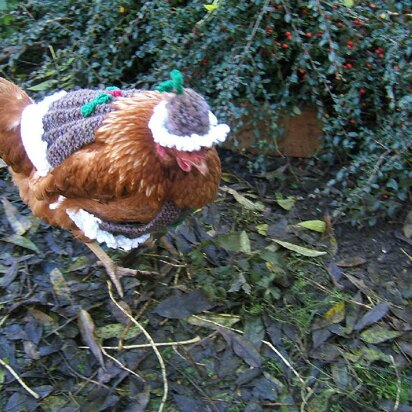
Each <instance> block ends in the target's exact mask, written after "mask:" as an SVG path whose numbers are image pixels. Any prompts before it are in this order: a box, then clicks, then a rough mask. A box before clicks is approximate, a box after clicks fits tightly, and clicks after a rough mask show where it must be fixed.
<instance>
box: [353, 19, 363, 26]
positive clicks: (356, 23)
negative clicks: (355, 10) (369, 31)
mask: <svg viewBox="0 0 412 412" xmlns="http://www.w3.org/2000/svg"><path fill="white" fill-rule="evenodd" d="M353 24H354V25H355V26H362V22H361V21H360V20H358V19H355V20H353Z"/></svg>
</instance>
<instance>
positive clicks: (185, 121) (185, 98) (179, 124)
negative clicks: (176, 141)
mask: <svg viewBox="0 0 412 412" xmlns="http://www.w3.org/2000/svg"><path fill="white" fill-rule="evenodd" d="M167 111H168V117H167V129H168V130H169V132H170V133H173V134H174V135H176V136H190V135H191V134H192V133H196V134H198V135H205V134H207V133H208V132H209V127H210V123H209V106H208V104H207V103H206V100H205V99H204V98H203V97H202V96H201V95H200V94H197V93H196V92H195V91H193V90H192V89H185V91H184V93H183V94H176V95H175V96H173V97H172V98H171V99H170V100H169V101H168V102H167Z"/></svg>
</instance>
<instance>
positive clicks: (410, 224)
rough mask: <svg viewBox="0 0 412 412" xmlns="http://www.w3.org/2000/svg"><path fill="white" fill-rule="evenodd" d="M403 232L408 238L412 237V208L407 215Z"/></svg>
mask: <svg viewBox="0 0 412 412" xmlns="http://www.w3.org/2000/svg"><path fill="white" fill-rule="evenodd" d="M403 234H404V235H405V237H406V238H407V239H409V238H411V237H412V210H411V211H409V212H408V214H407V215H406V219H405V223H404V224H403Z"/></svg>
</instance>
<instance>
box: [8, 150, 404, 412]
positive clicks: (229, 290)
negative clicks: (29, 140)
mask: <svg viewBox="0 0 412 412" xmlns="http://www.w3.org/2000/svg"><path fill="white" fill-rule="evenodd" d="M221 154H222V159H223V169H224V174H223V181H222V187H221V190H220V192H219V196H218V199H217V201H216V203H215V204H213V205H210V206H209V207H207V208H204V209H203V210H201V211H196V212H194V213H193V214H192V215H191V216H190V217H189V218H188V219H186V221H185V222H184V223H183V224H181V225H180V226H178V227H177V228H176V229H172V230H170V231H169V232H168V233H167V235H166V236H165V237H164V238H163V240H159V238H157V239H156V241H155V243H154V244H152V245H151V246H150V247H149V246H144V247H142V248H141V249H139V250H137V251H134V252H132V253H128V254H124V253H119V252H113V251H111V252H110V253H111V256H113V257H115V258H117V259H120V261H121V262H122V264H123V265H124V266H128V267H139V268H143V269H150V270H154V271H155V272H157V273H158V275H157V276H156V277H154V278H140V279H135V278H125V279H123V285H124V287H125V291H126V294H125V297H124V299H121V298H120V297H119V296H117V294H116V292H115V291H113V290H111V289H110V287H109V285H108V284H107V276H106V275H105V272H104V270H103V269H102V268H101V267H99V266H98V265H97V264H96V259H95V257H94V256H93V255H91V254H90V252H89V250H88V249H87V248H86V247H85V246H84V245H82V244H81V243H80V242H78V241H76V240H75V239H73V238H72V236H71V235H70V234H69V233H67V232H64V231H62V230H59V229H56V228H51V227H49V226H47V225H45V224H44V223H42V222H39V221H38V220H37V219H35V218H33V217H32V215H31V214H30V211H29V210H28V209H27V208H26V207H25V206H24V205H23V204H22V203H21V202H20V200H19V198H18V194H17V191H16V189H15V188H14V187H13V186H12V184H11V181H10V177H9V175H8V172H7V169H6V168H4V167H3V168H1V169H0V177H1V180H0V191H1V193H2V201H3V204H2V206H0V274H2V277H1V278H0V293H1V297H0V299H1V302H0V324H1V329H0V363H1V364H0V386H1V389H2V390H1V392H0V410H2V411H5V412H17V411H46V412H49V411H50V412H54V411H61V412H71V411H88V412H89V411H96V412H97V411H134V412H136V411H158V410H164V411H167V412H172V411H184V412H192V411H212V412H214V411H216V412H217V411H230V412H235V411H236V412H237V411H239V412H240V411H249V412H252V411H253V412H255V411H266V410H267V411H269V410H270V411H276V410H278V411H292V412H293V411H308V412H311V411H312V412H322V411H327V412H329V411H331V412H341V411H371V412H372V411H374V412H375V411H399V412H401V411H403V412H406V411H411V410H412V408H411V407H410V406H408V405H410V402H411V390H410V387H411V385H410V384H411V379H412V368H411V366H410V365H411V357H412V342H411V324H412V312H411V307H410V305H409V304H410V301H411V298H412V289H411V285H412V283H411V280H412V273H411V272H412V261H411V256H412V241H411V239H410V238H408V237H407V236H406V235H407V234H408V233H405V223H404V222H405V218H406V211H405V213H402V214H401V215H399V217H397V219H396V220H395V221H391V222H379V223H378V224H377V225H376V226H374V227H371V228H354V227H352V226H350V225H349V224H348V222H345V218H342V219H340V220H339V221H338V222H336V223H335V222H332V223H331V219H329V218H328V216H329V213H330V212H331V211H330V210H329V208H328V199H321V198H319V197H317V196H315V195H313V192H314V189H315V188H316V187H318V186H320V185H321V182H324V181H325V179H326V178H327V176H326V173H321V172H320V171H319V170H318V169H316V168H313V167H311V166H309V163H308V162H303V161H298V160H296V161H290V162H289V163H286V161H284V160H283V159H278V160H276V161H274V162H273V165H272V166H273V168H272V169H271V170H272V172H271V173H267V174H260V175H255V174H253V173H249V172H248V167H247V166H248V159H247V158H243V157H240V156H239V155H233V154H230V153H227V152H222V153H221ZM284 166H288V167H284ZM307 221H311V222H310V223H303V225H304V226H306V228H305V227H302V222H307ZM325 221H326V224H325ZM308 227H309V228H308ZM160 343H164V345H160Z"/></svg>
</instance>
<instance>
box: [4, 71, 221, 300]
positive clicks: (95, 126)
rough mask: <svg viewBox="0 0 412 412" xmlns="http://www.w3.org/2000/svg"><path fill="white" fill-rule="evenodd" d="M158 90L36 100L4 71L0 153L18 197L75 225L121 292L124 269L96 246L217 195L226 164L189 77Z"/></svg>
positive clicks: (127, 239)
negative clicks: (222, 162) (186, 84)
mask: <svg viewBox="0 0 412 412" xmlns="http://www.w3.org/2000/svg"><path fill="white" fill-rule="evenodd" d="M171 77H172V79H171V80H169V81H167V82H164V83H162V84H161V85H160V86H159V88H158V90H156V91H141V90H124V91H121V90H119V89H117V88H107V89H106V90H104V91H96V90H88V89H83V90H77V91H74V92H69V93H66V92H64V91H61V92H57V93H55V94H53V95H51V96H48V97H46V98H45V99H44V100H42V101H41V102H39V103H37V104H35V103H34V102H33V101H32V100H31V99H30V97H29V96H28V95H27V94H26V93H25V92H24V91H23V90H21V89H20V88H18V87H17V86H16V85H14V84H13V83H11V82H9V81H7V80H5V79H2V78H0V157H1V158H3V160H4V161H5V162H6V163H7V164H8V166H9V169H10V172H11V174H12V177H13V181H14V183H15V185H16V186H17V187H18V189H19V193H20V197H21V199H22V200H23V201H24V202H25V203H26V204H27V205H28V206H29V207H30V208H31V210H32V212H33V214H34V215H35V216H37V217H39V218H40V219H43V220H44V221H46V222H47V223H49V224H50V225H54V226H59V227H61V228H64V229H68V230H70V231H71V232H72V234H73V235H74V236H75V237H76V238H78V239H79V240H81V241H83V242H84V243H85V244H86V245H87V246H89V248H90V249H91V250H92V251H93V253H94V254H95V255H96V256H97V258H98V259H99V260H100V261H101V262H102V264H103V265H104V267H105V269H106V271H107V273H108V275H109V276H110V278H111V280H112V282H113V283H114V285H115V286H116V288H117V291H118V293H119V294H120V295H121V296H123V290H122V285H121V283H120V278H121V277H122V276H124V275H133V274H138V273H139V271H136V270H132V269H127V268H121V267H119V266H117V265H115V263H114V262H113V261H112V260H111V259H110V258H109V256H108V255H107V254H106V253H105V252H104V250H103V249H102V247H101V246H100V245H99V243H106V244H107V246H109V247H111V248H115V249H123V250H131V249H134V248H136V247H138V245H139V244H141V243H143V242H145V241H146V240H147V239H148V238H149V235H150V233H151V232H154V231H156V230H159V229H160V228H163V227H167V226H168V225H170V224H172V223H174V222H175V221H177V220H178V219H179V218H180V216H181V215H182V213H183V212H184V211H186V210H187V209H194V208H201V207H202V206H204V205H206V204H208V203H210V202H213V201H214V199H215V197H216V193H217V190H218V186H219V181H220V176H221V168H220V160H219V157H218V154H217V152H216V150H215V148H214V146H215V144H216V143H218V142H222V141H223V140H224V139H225V137H226V135H227V133H228V132H229V127H228V126H227V125H224V124H218V122H217V119H216V117H215V116H214V115H213V114H212V113H211V112H210V109H209V107H208V105H207V104H206V102H205V100H204V99H203V97H201V96H200V95H199V94H197V93H196V92H194V91H193V90H191V89H187V88H183V77H182V75H181V74H180V72H178V71H173V72H172V74H171Z"/></svg>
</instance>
